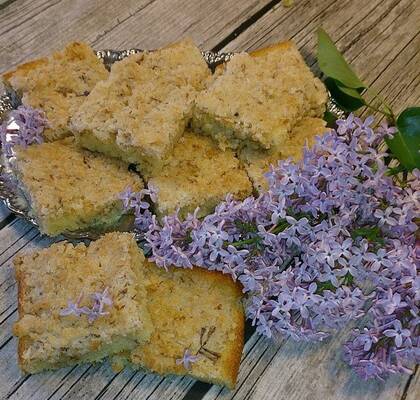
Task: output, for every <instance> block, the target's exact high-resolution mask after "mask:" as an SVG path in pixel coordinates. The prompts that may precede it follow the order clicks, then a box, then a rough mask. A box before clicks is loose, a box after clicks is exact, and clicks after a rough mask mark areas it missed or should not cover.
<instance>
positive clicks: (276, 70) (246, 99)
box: [192, 42, 327, 149]
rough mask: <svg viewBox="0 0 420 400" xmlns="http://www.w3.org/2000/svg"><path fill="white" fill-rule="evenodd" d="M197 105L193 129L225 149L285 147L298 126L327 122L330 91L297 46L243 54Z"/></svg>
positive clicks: (282, 45)
mask: <svg viewBox="0 0 420 400" xmlns="http://www.w3.org/2000/svg"><path fill="white" fill-rule="evenodd" d="M221 68H223V69H224V71H223V73H221V74H220V75H219V76H218V77H217V78H216V79H215V80H214V81H213V83H212V84H210V85H209V87H208V89H207V90H205V91H203V92H202V93H200V94H199V95H198V97H197V99H196V102H195V108H194V112H193V121H192V126H193V129H194V130H195V131H198V132H201V133H203V134H206V135H210V136H212V137H213V138H214V139H215V140H216V141H217V142H218V143H219V146H220V147H221V148H222V149H225V148H227V147H230V148H233V149H239V148H242V147H254V148H263V149H270V148H271V147H276V146H279V145H281V144H282V143H283V142H284V141H285V140H286V139H287V137H288V135H289V133H290V132H291V130H292V128H293V126H294V124H295V123H296V121H298V120H300V119H301V118H304V117H321V116H322V115H323V113H324V110H325V104H326V101H327V92H326V89H325V87H324V85H323V84H322V82H321V81H320V80H319V79H318V78H316V77H315V76H314V75H313V74H312V72H311V71H310V69H309V68H308V66H307V65H306V64H305V62H304V60H303V58H302V56H301V55H300V53H299V51H298V50H297V48H296V46H295V45H294V44H293V43H292V42H283V43H279V44H277V45H274V46H272V47H268V48H266V49H262V50H259V51H257V52H254V53H251V54H247V53H239V54H237V55H235V56H233V57H232V59H231V60H230V61H229V62H228V63H226V64H225V65H224V66H223V67H221Z"/></svg>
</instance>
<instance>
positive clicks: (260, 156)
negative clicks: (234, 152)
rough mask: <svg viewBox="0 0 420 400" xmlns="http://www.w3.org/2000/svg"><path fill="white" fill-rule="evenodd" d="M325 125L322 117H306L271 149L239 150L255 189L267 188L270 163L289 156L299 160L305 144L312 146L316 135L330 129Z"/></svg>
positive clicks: (275, 162)
mask: <svg viewBox="0 0 420 400" xmlns="http://www.w3.org/2000/svg"><path fill="white" fill-rule="evenodd" d="M325 125H326V122H325V121H324V120H322V119H320V118H304V119H302V120H300V121H299V122H298V123H297V125H295V127H294V128H293V130H292V132H291V133H290V134H289V135H288V138H287V139H286V140H285V141H284V143H283V144H282V145H281V146H276V147H272V148H271V149H269V150H262V149H253V148H243V149H242V150H241V151H240V152H239V158H240V160H241V161H242V162H243V165H244V167H245V169H246V172H247V174H248V176H249V178H250V179H251V181H252V184H253V186H254V189H255V190H256V191H258V192H260V191H262V190H267V189H268V182H267V179H266V178H265V176H264V174H265V173H266V172H268V171H269V169H270V165H273V164H277V161H278V160H284V159H287V158H289V157H291V158H292V159H293V160H294V161H296V162H297V161H299V160H300V159H301V158H302V156H303V149H304V147H305V145H306V146H308V147H311V146H312V145H313V144H314V142H315V137H316V136H318V135H322V134H323V133H325V132H326V131H327V130H328V128H326V127H325Z"/></svg>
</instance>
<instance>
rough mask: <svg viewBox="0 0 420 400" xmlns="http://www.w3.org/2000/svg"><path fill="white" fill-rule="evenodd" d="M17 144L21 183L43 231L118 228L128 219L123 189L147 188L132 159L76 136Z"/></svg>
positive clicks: (18, 172)
mask: <svg viewBox="0 0 420 400" xmlns="http://www.w3.org/2000/svg"><path fill="white" fill-rule="evenodd" d="M15 150H16V160H15V162H14V163H13V168H14V172H15V174H16V177H17V180H18V183H19V187H20V188H21V189H22V191H23V193H24V195H25V197H26V198H27V200H28V203H29V206H30V213H31V214H32V216H33V217H34V218H35V220H36V222H37V223H38V225H39V229H40V231H41V232H42V233H45V234H47V235H49V236H55V235H58V234H61V233H64V232H74V231H83V230H95V231H99V232H103V231H105V230H110V229H114V230H115V229H117V227H119V226H120V225H124V222H126V221H125V220H126V219H127V218H126V217H125V213H126V212H125V210H124V208H123V204H122V201H121V199H120V198H119V196H120V193H121V192H122V191H123V190H124V189H125V188H126V187H131V188H132V189H133V190H136V191H138V190H141V189H142V188H143V182H142V180H141V178H140V176H139V175H137V174H136V173H134V172H130V171H129V170H128V166H127V164H125V163H124V162H122V161H120V160H116V159H108V158H106V157H105V156H103V155H102V154H97V153H92V152H90V151H88V150H84V149H81V148H79V147H78V146H77V145H76V144H75V141H74V138H65V139H62V140H58V141H55V142H50V143H42V144H34V145H31V146H28V147H26V148H23V147H17V146H16V147H15Z"/></svg>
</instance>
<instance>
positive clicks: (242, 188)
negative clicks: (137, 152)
mask: <svg viewBox="0 0 420 400" xmlns="http://www.w3.org/2000/svg"><path fill="white" fill-rule="evenodd" d="M147 178H148V182H149V184H150V185H152V186H153V187H154V188H156V189H157V202H156V208H155V211H156V214H157V215H158V216H159V217H162V216H163V215H168V214H172V213H173V212H175V211H176V210H177V209H179V211H180V215H181V217H185V216H186V214H187V213H189V212H191V213H192V212H194V210H195V209H196V208H197V207H200V212H199V216H204V215H207V214H209V213H210V212H212V211H213V209H214V207H215V206H216V205H217V204H218V203H219V202H220V201H222V200H223V199H224V198H225V197H226V195H227V194H228V193H231V194H233V196H234V197H235V198H237V199H244V198H245V197H247V196H249V195H251V194H252V186H251V182H250V181H249V179H248V177H247V175H246V172H245V170H244V169H243V168H242V167H241V165H240V163H239V160H238V159H237V158H236V157H235V155H234V154H233V152H232V151H230V150H227V151H220V149H219V148H218V147H217V145H216V144H215V143H214V142H213V141H212V140H211V139H210V138H208V137H205V136H200V135H194V134H193V133H189V132H187V133H185V134H184V135H183V136H182V137H181V138H180V139H179V141H178V143H177V144H176V145H175V147H174V150H173V153H172V154H171V155H169V156H168V158H167V159H166V160H165V163H164V166H163V168H157V169H156V170H155V171H152V172H151V174H150V175H149V176H147Z"/></svg>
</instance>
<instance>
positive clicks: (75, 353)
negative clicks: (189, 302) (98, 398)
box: [13, 233, 152, 373]
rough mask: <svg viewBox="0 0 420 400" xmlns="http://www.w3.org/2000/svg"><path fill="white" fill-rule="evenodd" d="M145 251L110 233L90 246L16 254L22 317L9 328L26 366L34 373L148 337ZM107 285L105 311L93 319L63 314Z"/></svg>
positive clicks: (89, 358)
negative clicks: (107, 298) (77, 300)
mask: <svg viewBox="0 0 420 400" xmlns="http://www.w3.org/2000/svg"><path fill="white" fill-rule="evenodd" d="M143 262H144V256H143V254H142V253H141V252H140V251H139V249H138V247H137V243H136V241H135V240H134V238H133V235H132V234H129V233H110V234H107V235H105V236H103V237H102V238H101V239H99V240H98V241H96V242H92V243H91V244H90V246H89V247H86V246H85V245H84V244H82V243H81V244H78V245H77V246H73V245H72V244H70V243H64V242H62V243H57V244H53V245H52V246H51V247H50V248H47V249H41V250H36V251H32V252H30V253H27V254H24V255H22V256H18V257H16V258H15V259H14V266H15V271H16V280H17V283H18V310H19V320H18V322H17V323H16V324H15V325H14V329H13V331H14V334H15V335H16V336H18V338H19V345H18V355H19V363H20V366H21V368H22V370H23V371H25V372H28V373H35V372H39V371H41V370H43V369H55V368H58V367H61V366H66V365H72V364H75V363H80V362H88V361H98V360H100V359H102V358H104V357H105V356H107V355H109V354H113V353H116V352H120V351H123V350H127V349H130V348H133V347H135V346H136V344H138V343H141V342H145V341H147V340H148V339H149V337H150V334H151V332H152V325H151V320H150V316H149V314H148V312H147V308H146V305H145V303H146V292H145V289H144V288H143V287H142V286H141V281H142V279H143V275H142V268H141V265H142V264H143ZM105 288H107V290H108V292H109V295H110V297H111V299H112V302H113V304H112V305H111V306H109V307H108V308H106V310H105V311H107V312H108V313H109V314H107V315H103V316H99V317H98V319H96V320H95V321H93V322H92V323H90V322H89V321H88V318H87V316H86V315H81V316H80V317H77V316H75V315H67V316H61V315H60V312H61V311H62V310H63V309H65V308H66V307H67V306H68V301H69V300H71V301H76V299H77V298H78V297H79V295H80V294H81V293H83V297H82V300H81V302H80V306H81V307H82V306H90V305H91V304H90V303H91V302H92V300H91V299H90V297H89V296H90V295H91V294H93V293H94V292H103V290H104V289H105Z"/></svg>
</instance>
